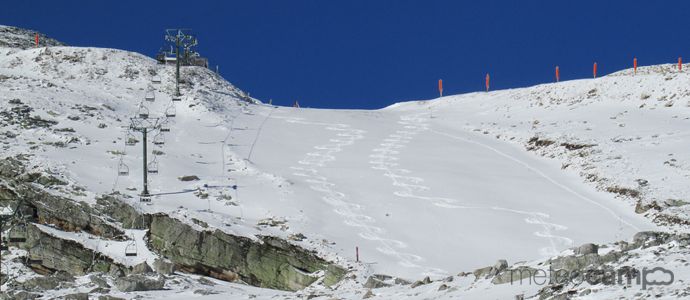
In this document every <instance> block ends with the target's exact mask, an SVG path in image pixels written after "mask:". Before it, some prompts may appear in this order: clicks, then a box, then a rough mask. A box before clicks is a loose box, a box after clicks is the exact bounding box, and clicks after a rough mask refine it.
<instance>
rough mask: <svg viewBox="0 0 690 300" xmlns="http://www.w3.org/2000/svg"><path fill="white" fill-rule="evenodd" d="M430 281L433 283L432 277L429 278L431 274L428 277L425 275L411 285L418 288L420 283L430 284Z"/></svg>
mask: <svg viewBox="0 0 690 300" xmlns="http://www.w3.org/2000/svg"><path fill="white" fill-rule="evenodd" d="M429 283H431V278H429V276H427V277H424V279H422V280H417V281H415V282H414V283H413V284H412V285H411V286H410V287H411V288H416V287H418V286H420V285H425V284H429Z"/></svg>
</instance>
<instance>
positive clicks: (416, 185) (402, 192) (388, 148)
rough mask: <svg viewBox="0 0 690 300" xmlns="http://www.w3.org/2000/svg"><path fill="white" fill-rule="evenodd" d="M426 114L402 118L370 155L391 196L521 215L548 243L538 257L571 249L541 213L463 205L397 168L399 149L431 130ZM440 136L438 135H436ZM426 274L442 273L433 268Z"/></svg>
mask: <svg viewBox="0 0 690 300" xmlns="http://www.w3.org/2000/svg"><path fill="white" fill-rule="evenodd" d="M427 120H428V114H427V113H419V114H412V115H405V116H401V117H400V120H399V121H398V124H400V125H401V126H402V127H403V128H402V129H401V130H397V131H396V132H395V133H393V134H390V135H389V136H388V137H387V138H386V139H384V140H383V142H382V143H381V144H380V146H381V147H379V148H376V149H374V150H373V152H374V154H371V155H370V158H371V159H372V160H370V162H369V163H370V164H371V165H372V168H373V169H375V170H380V171H383V173H384V176H386V177H388V178H390V179H391V183H392V185H393V186H394V187H395V188H396V189H397V190H396V191H395V192H393V194H394V195H395V196H398V197H401V198H412V199H418V200H422V201H425V202H428V203H430V204H432V205H434V206H437V207H440V208H447V209H490V210H495V211H503V212H509V213H514V214H519V215H522V216H524V221H525V222H526V223H527V224H532V225H537V226H539V227H540V230H538V231H535V232H534V235H536V236H538V237H541V238H545V239H547V240H548V242H549V245H548V246H546V247H542V248H540V249H539V254H540V255H544V256H549V255H555V254H557V253H558V249H559V248H561V247H570V246H572V245H573V240H572V239H570V238H567V237H564V236H559V235H556V234H555V232H556V231H562V230H566V229H567V227H566V226H563V225H560V224H556V223H552V222H549V221H548V219H549V215H548V214H546V213H543V212H529V211H521V210H515V209H510V208H504V207H496V206H493V207H480V206H465V205H462V204H461V203H460V201H459V200H457V199H452V198H446V197H437V196H433V194H432V191H431V188H429V187H428V186H425V185H424V184H423V182H424V179H423V178H421V177H417V176H412V175H411V174H412V173H413V172H412V171H410V170H408V169H404V168H399V163H398V160H399V157H398V156H397V155H398V154H399V153H400V151H401V149H403V148H405V147H406V144H408V143H409V142H410V141H412V140H413V139H414V137H415V136H417V135H418V134H419V133H421V132H424V131H429V130H430V131H432V132H436V131H434V130H431V129H430V128H429V124H428V123H427ZM436 133H439V132H436ZM427 273H435V274H439V273H444V271H443V270H439V269H434V270H432V271H428V272H427Z"/></svg>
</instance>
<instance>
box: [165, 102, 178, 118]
mask: <svg viewBox="0 0 690 300" xmlns="http://www.w3.org/2000/svg"><path fill="white" fill-rule="evenodd" d="M175 115H177V109H175V105H170V106H168V108H166V109H165V116H166V117H168V118H174V117H175Z"/></svg>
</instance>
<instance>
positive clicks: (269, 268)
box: [149, 214, 345, 291]
mask: <svg viewBox="0 0 690 300" xmlns="http://www.w3.org/2000/svg"><path fill="white" fill-rule="evenodd" d="M149 246H150V247H151V249H153V250H154V251H156V252H158V253H160V254H161V255H162V256H164V257H167V258H169V259H171V260H172V261H173V262H174V263H175V264H177V265H178V267H179V269H180V270H183V271H187V272H191V273H195V274H203V275H207V276H211V277H215V278H218V279H223V280H229V281H236V280H241V281H243V282H246V283H248V284H251V285H256V286H261V287H267V288H275V289H282V290H293V291H294V290H299V289H302V288H304V287H306V286H308V285H310V284H312V283H313V282H314V281H316V280H317V279H318V278H319V277H320V276H321V275H320V274H319V272H320V271H321V272H324V273H325V277H324V283H325V284H326V285H332V284H334V283H336V282H338V281H339V280H340V279H342V277H343V275H344V274H345V270H343V269H342V268H340V267H338V266H336V265H333V264H331V263H329V262H327V261H325V260H323V259H321V258H319V257H318V256H316V255H315V254H314V253H311V252H308V251H305V250H304V249H301V248H299V247H297V246H294V245H291V244H289V243H288V242H286V241H284V240H281V239H278V238H274V237H268V236H264V237H260V238H259V240H258V241H253V240H250V239H248V238H245V237H237V236H232V235H229V234H227V233H224V232H222V231H220V230H213V231H203V230H195V229H194V228H192V226H190V225H187V224H184V223H182V222H180V221H177V220H175V219H173V218H171V217H169V216H167V215H164V214H156V215H153V216H152V218H151V227H150V230H149Z"/></svg>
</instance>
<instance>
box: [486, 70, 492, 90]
mask: <svg viewBox="0 0 690 300" xmlns="http://www.w3.org/2000/svg"><path fill="white" fill-rule="evenodd" d="M490 80H491V77H489V73H486V91H487V92H488V91H489V81H490Z"/></svg>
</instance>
